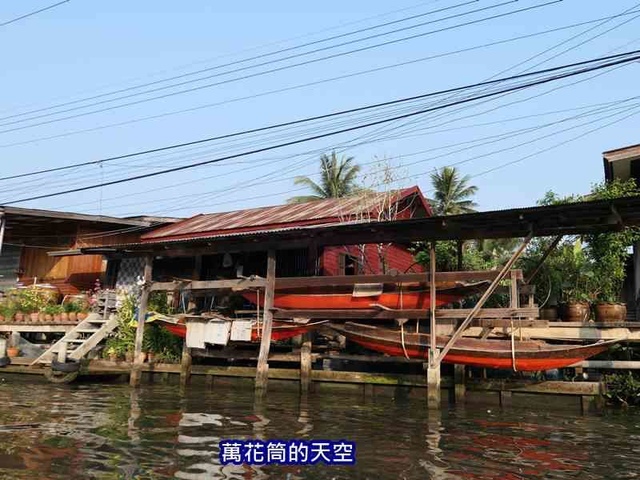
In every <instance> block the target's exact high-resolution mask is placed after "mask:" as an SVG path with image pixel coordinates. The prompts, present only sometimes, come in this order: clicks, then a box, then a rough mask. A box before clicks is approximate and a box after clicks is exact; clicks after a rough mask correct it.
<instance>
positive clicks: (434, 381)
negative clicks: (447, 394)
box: [427, 363, 441, 410]
mask: <svg viewBox="0 0 640 480" xmlns="http://www.w3.org/2000/svg"><path fill="white" fill-rule="evenodd" d="M440 400H441V399H440V364H439V363H437V364H435V365H429V368H427V406H428V407H429V409H430V410H438V409H440Z"/></svg>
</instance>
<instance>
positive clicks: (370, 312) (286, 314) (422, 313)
mask: <svg viewBox="0 0 640 480" xmlns="http://www.w3.org/2000/svg"><path fill="white" fill-rule="evenodd" d="M471 310H472V309H470V308H444V309H437V310H436V318H439V319H450V320H456V319H463V318H466V317H467V315H469V313H470V312H471ZM429 315H430V312H428V311H427V310H423V309H407V310H378V309H373V308H372V309H367V310H282V309H275V310H274V311H273V318H275V319H277V320H281V319H292V318H309V319H322V320H365V319H366V320H393V319H396V318H409V319H424V318H429ZM537 317H539V309H538V308H536V307H534V308H529V307H527V308H481V309H480V310H479V311H478V312H477V314H476V315H475V318H496V319H501V318H513V319H514V321H517V319H518V318H537ZM540 325H542V324H540Z"/></svg>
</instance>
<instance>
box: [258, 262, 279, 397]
mask: <svg viewBox="0 0 640 480" xmlns="http://www.w3.org/2000/svg"><path fill="white" fill-rule="evenodd" d="M275 286H276V251H275V250H274V249H270V250H269V251H268V252H267V284H266V287H265V295H264V315H263V319H264V321H263V323H262V339H261V341H260V352H259V354H258V366H257V368H256V385H255V388H256V391H257V392H259V393H262V394H264V393H265V392H266V389H267V381H268V377H269V348H270V347H271V327H272V325H273V299H274V297H275Z"/></svg>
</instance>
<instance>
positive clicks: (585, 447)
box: [0, 377, 640, 480]
mask: <svg viewBox="0 0 640 480" xmlns="http://www.w3.org/2000/svg"><path fill="white" fill-rule="evenodd" d="M0 380H2V383H0V402H1V403H0V425H1V426H0V478H2V479H4V478H7V479H76V478H78V479H86V478H98V479H134V478H135V479H160V478H178V479H237V480H248V479H269V480H275V479H277V480H281V479H282V480H287V479H289V480H299V479H314V480H323V479H327V480H329V479H336V480H338V479H369V480H392V479H393V480H396V479H398V480H405V479H406V480H413V479H429V478H434V479H455V478H474V479H475V478H496V479H517V478H579V479H581V480H584V479H595V478H598V479H600V478H619V479H620V478H638V477H639V476H640V454H638V445H639V444H640V413H637V412H633V411H632V412H621V411H617V412H608V413H605V414H603V415H588V416H582V415H580V414H579V413H578V411H577V410H575V409H574V410H573V411H566V410H557V409H548V408H546V407H545V405H544V403H543V404H540V403H537V404H535V405H532V406H531V407H530V408H516V407H513V408H510V409H504V410H501V409H500V408H496V407H488V406H486V405H485V406H479V405H466V406H464V407H451V408H447V409H443V411H442V412H441V413H439V414H434V413H429V412H428V411H427V409H426V408H425V402H424V401H423V400H422V399H420V398H411V397H403V398H393V397H391V396H376V397H375V398H371V397H368V398H364V397H363V396H362V395H357V394H354V393H344V392H334V391H323V392H322V394H311V395H309V396H308V397H307V398H301V397H300V395H298V394H297V392H295V391H292V390H289V391H287V390H283V389H280V388H276V387H274V388H272V389H271V390H270V391H269V394H268V396H267V398H266V399H265V400H264V401H262V402H256V401H255V400H254V396H253V391H252V390H251V388H249V387H237V386H236V387H230V386H228V385H221V384H218V383H216V385H215V386H214V389H213V390H209V389H207V388H206V387H205V386H204V385H202V386H198V385H194V386H193V387H191V388H189V389H188V390H187V391H186V393H185V394H184V395H181V394H180V390H179V388H178V387H177V386H175V385H165V384H154V385H145V386H143V387H142V388H141V389H140V390H139V391H137V392H136V391H132V390H131V389H130V388H129V387H128V386H127V385H123V384H105V383H93V384H78V385H70V386H69V385H64V386H58V385H51V384H47V383H35V382H33V381H28V380H25V378H24V377H20V378H18V379H9V378H5V379H0ZM251 438H253V439H256V438H258V439H265V440H266V439H303V440H305V439H306V440H312V439H325V440H326V439H336V440H338V439H346V440H352V441H355V442H356V445H357V447H356V449H357V450H356V458H357V462H356V465H355V466H353V467H346V466H340V467H337V466H328V465H314V466H306V467H300V466H293V465H292V466H259V467H248V466H233V465H228V466H222V465H221V464H220V462H219V460H218V454H219V442H220V440H221V439H251Z"/></svg>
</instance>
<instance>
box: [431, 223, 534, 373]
mask: <svg viewBox="0 0 640 480" xmlns="http://www.w3.org/2000/svg"><path fill="white" fill-rule="evenodd" d="M531 238H532V235H531V234H529V235H528V236H527V238H525V239H524V241H523V242H522V245H520V247H519V248H518V249H517V250H516V251H515V252H514V254H513V255H512V256H511V258H510V259H509V261H508V262H507V263H506V264H505V266H504V267H502V270H500V273H499V274H498V276H497V277H496V278H495V279H494V280H493V282H491V285H489V287H488V288H487V290H486V291H485V292H484V293H483V294H482V296H481V297H480V300H478V303H476V305H475V306H474V307H473V308H472V309H471V311H470V312H469V313H468V315H467V317H466V318H465V319H464V321H463V322H462V324H461V325H460V326H459V327H458V329H457V330H456V331H455V333H454V334H453V335H452V336H451V338H450V339H449V341H448V342H447V344H446V345H445V346H444V348H443V349H442V352H440V354H439V355H438V358H437V359H436V360H437V362H438V363H440V361H441V359H442V358H444V357H445V356H446V355H447V353H448V352H449V350H451V347H453V345H454V344H455V343H456V342H457V341H458V340H459V339H460V337H461V336H462V334H463V332H464V331H465V330H466V329H467V327H468V326H469V324H470V323H471V321H472V320H473V319H474V318H475V316H476V315H477V313H478V312H479V311H480V309H481V308H482V306H483V305H484V303H485V302H486V301H487V299H488V298H489V297H490V296H491V295H492V294H493V292H494V291H495V290H496V288H498V285H499V284H500V282H501V281H502V280H504V278H505V277H506V276H507V273H508V272H509V270H511V267H512V266H513V264H514V263H516V260H518V258H520V255H522V252H524V249H525V248H526V247H527V245H529V242H530V241H531Z"/></svg>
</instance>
